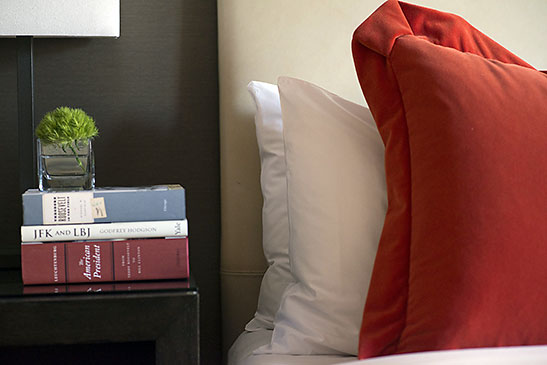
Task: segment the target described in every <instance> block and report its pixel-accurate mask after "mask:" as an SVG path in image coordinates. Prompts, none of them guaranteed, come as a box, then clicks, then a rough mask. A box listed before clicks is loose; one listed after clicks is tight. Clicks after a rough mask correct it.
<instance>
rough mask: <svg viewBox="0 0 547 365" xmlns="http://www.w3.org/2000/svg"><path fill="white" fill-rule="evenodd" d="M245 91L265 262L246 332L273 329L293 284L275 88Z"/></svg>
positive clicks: (263, 85)
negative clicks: (252, 109) (250, 101)
mask: <svg viewBox="0 0 547 365" xmlns="http://www.w3.org/2000/svg"><path fill="white" fill-rule="evenodd" d="M247 89H248V90H249V92H250V93H251V95H252V96H253V98H254V101H255V104H256V114H255V125H256V138H257V142H258V149H259V152H260V162H261V169H262V170H261V175H260V185H261V188H262V195H263V199H264V205H263V209H262V246H263V249H264V256H265V257H266V260H267V262H268V265H269V266H268V269H267V270H266V272H265V274H264V277H263V279H262V284H261V286H260V295H259V297H258V307H257V310H256V313H255V316H254V318H253V319H252V320H251V321H250V322H249V323H248V324H247V325H246V326H245V329H246V330H247V331H257V330H260V329H273V319H274V316H275V313H276V312H277V309H278V308H279V302H280V300H281V295H282V294H283V292H284V290H285V288H286V287H287V285H288V284H289V283H290V282H292V281H293V279H292V275H291V273H290V267H289V219H288V217H287V175H286V171H287V168H286V165H285V143H284V141H283V123H282V121H281V106H280V105H279V92H278V91H277V86H276V85H272V84H268V83H265V82H258V81H251V82H250V83H249V85H248V86H247Z"/></svg>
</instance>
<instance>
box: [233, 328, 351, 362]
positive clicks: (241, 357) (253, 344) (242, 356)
mask: <svg viewBox="0 0 547 365" xmlns="http://www.w3.org/2000/svg"><path fill="white" fill-rule="evenodd" d="M271 339H272V331H271V330H260V331H253V332H243V333H242V334H241V335H240V336H239V337H238V338H237V340H236V341H235V342H234V344H233V345H232V347H231V348H230V351H229V352H228V365H331V364H340V363H345V362H348V361H352V360H357V358H356V357H352V356H333V355H329V356H326V355H325V356H319V355H315V356H303V355H253V351H254V350H255V349H257V348H259V347H260V346H262V345H266V344H268V343H270V341H271Z"/></svg>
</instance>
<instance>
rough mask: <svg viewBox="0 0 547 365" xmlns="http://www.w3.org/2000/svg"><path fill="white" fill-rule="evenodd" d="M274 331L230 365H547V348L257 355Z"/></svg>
mask: <svg viewBox="0 0 547 365" xmlns="http://www.w3.org/2000/svg"><path fill="white" fill-rule="evenodd" d="M271 337H272V331H270V330H261V331H256V332H244V333H242V334H241V335H240V336H239V337H238V339H237V340H236V341H235V342H234V344H233V345H232V348H231V349H230V351H229V353H228V365H331V364H340V365H547V345H542V346H514V347H497V348H478V349H463V350H448V351H430V352H420V353H413V354H403V355H392V356H383V357H378V358H374V359H368V360H357V359H356V358H355V357H347V356H318V355H316V356H292V355H253V351H254V350H255V349H257V348H258V347H260V346H262V345H265V344H267V343H269V342H270V340H271Z"/></svg>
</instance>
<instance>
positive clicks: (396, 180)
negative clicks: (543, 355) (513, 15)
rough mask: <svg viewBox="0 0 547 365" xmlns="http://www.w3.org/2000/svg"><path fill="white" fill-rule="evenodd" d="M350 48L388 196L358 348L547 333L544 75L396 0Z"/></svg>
mask: <svg viewBox="0 0 547 365" xmlns="http://www.w3.org/2000/svg"><path fill="white" fill-rule="evenodd" d="M353 54H354V60H355V65H356V69H357V73H358V76H359V81H360V83H361V87H362V89H363V92H364V94H365V97H366V100H367V102H368V105H369V106H370V109H371V111H372V114H373V115H374V117H375V120H376V122H377V124H378V128H379V130H380V133H381V135H382V138H383V140H384V143H385V145H386V157H385V158H386V173H387V184H388V199H389V206H388V212H387V216H386V220H385V224H384V229H383V233H382V237H381V240H380V246H379V249H378V254H377V257H376V262H375V266H374V270H373V276H372V282H371V285H370V289H369V292H368V298H367V302H366V306H365V310H364V315H363V323H362V327H361V336H360V344H359V357H360V358H368V357H374V356H379V355H386V354H393V353H406V352H416V351H427V350H442V349H455V348H470V347H490V346H511V345H533V344H547V222H546V218H547V76H546V75H545V74H542V73H541V72H539V71H537V70H535V69H534V68H532V67H531V66H530V65H528V64H526V63H525V62H524V61H522V60H521V59H519V58H518V57H516V56H514V55H513V54H511V53H510V52H509V51H507V50H506V49H504V48H503V47H501V46H500V45H499V44H497V43H495V42H494V41H492V40H491V39H490V38H488V37H487V36H485V35H484V34H482V33H480V32H479V31H478V30H477V29H475V28H473V27H472V26H471V25H469V24H468V23H467V22H465V21H464V20H463V19H462V18H460V17H457V16H454V15H451V14H446V13H442V12H438V11H435V10H430V9H426V8H423V7H418V6H414V5H409V4H405V3H401V2H397V1H394V0H390V1H387V2H386V3H384V4H383V5H382V6H381V7H380V8H379V9H378V10H376V12H375V13H374V14H372V15H371V16H370V17H369V18H368V19H367V20H366V21H365V22H364V23H363V24H362V25H361V26H359V28H357V30H356V31H355V34H354V40H353Z"/></svg>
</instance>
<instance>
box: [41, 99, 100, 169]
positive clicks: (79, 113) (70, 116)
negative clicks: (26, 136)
mask: <svg viewBox="0 0 547 365" xmlns="http://www.w3.org/2000/svg"><path fill="white" fill-rule="evenodd" d="M98 134H99V131H98V130H97V127H96V126H95V121H94V120H93V118H92V117H90V116H89V115H87V114H86V113H85V112H84V111H83V110H82V109H77V108H69V107H66V106H61V107H58V108H56V109H55V110H52V111H50V112H48V113H46V115H44V117H43V118H42V120H41V121H40V123H39V124H38V127H36V137H37V138H39V139H40V141H41V142H42V143H44V144H53V145H55V146H57V147H60V148H61V149H62V150H63V152H66V151H67V148H68V149H70V150H71V151H72V153H73V154H74V157H76V161H77V162H78V165H79V166H80V167H81V168H82V170H83V169H84V166H83V164H82V161H80V159H79V157H78V153H77V152H76V150H77V149H79V147H78V141H81V140H87V139H93V138H94V137H96V136H97V135H98Z"/></svg>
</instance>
